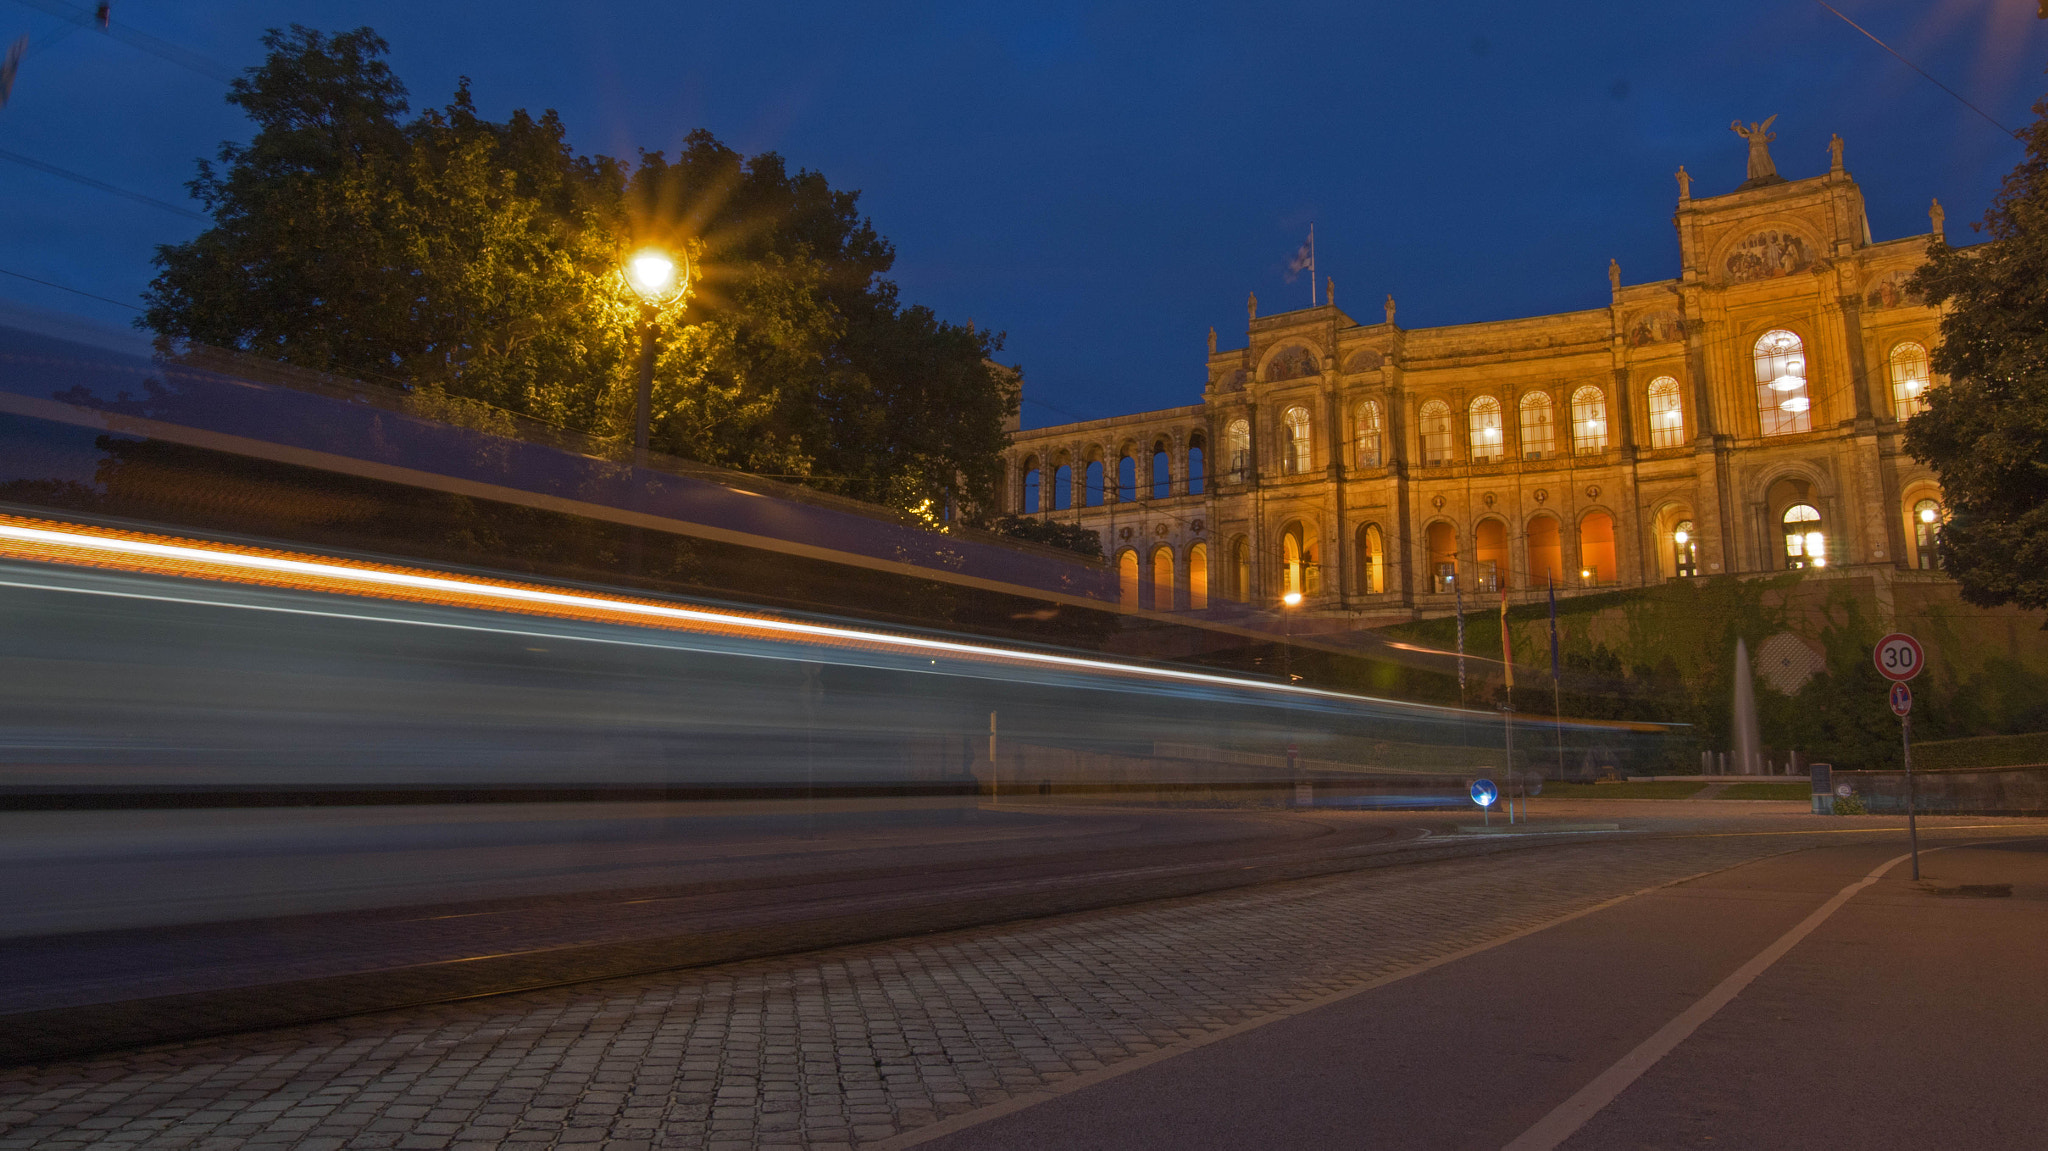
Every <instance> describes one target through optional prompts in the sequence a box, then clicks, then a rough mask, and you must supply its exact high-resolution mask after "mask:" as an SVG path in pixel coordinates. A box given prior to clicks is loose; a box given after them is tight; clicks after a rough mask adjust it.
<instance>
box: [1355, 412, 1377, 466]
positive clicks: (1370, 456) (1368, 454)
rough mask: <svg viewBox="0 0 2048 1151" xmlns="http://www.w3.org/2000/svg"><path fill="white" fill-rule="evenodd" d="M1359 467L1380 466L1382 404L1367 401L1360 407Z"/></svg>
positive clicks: (1358, 425)
mask: <svg viewBox="0 0 2048 1151" xmlns="http://www.w3.org/2000/svg"><path fill="white" fill-rule="evenodd" d="M1357 428H1358V439H1357V444H1358V466H1359V467H1361V468H1376V467H1379V466H1380V463H1381V456H1380V402H1379V401H1378V400H1366V401H1365V402H1364V403H1361V404H1359V405H1358V421H1357Z"/></svg>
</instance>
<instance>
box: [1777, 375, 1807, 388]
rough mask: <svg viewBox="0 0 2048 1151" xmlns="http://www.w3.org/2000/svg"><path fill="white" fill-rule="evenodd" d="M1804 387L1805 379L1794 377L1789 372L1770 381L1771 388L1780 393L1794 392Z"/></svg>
mask: <svg viewBox="0 0 2048 1151" xmlns="http://www.w3.org/2000/svg"><path fill="white" fill-rule="evenodd" d="M1804 386H1806V380H1805V378H1804V377H1801V376H1795V375H1793V374H1792V373H1790V372H1787V373H1785V374H1784V375H1782V376H1779V377H1778V378H1777V379H1775V380H1772V381H1771V387H1772V388H1773V389H1775V390H1777V391H1780V392H1796V391H1798V390H1799V389H1800V388H1802V387H1804Z"/></svg>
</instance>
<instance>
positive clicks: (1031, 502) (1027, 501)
mask: <svg viewBox="0 0 2048 1151" xmlns="http://www.w3.org/2000/svg"><path fill="white" fill-rule="evenodd" d="M1041 471H1042V469H1041V468H1040V467H1039V466H1038V457H1037V456H1032V457H1030V458H1029V459H1027V460H1025V461H1024V493H1023V495H1024V501H1023V510H1024V511H1026V512H1036V511H1037V510H1038V509H1039V508H1040V507H1041V506H1043V504H1042V501H1041V500H1040V496H1041V495H1042V494H1043V493H1042V492H1041V491H1040V488H1041V487H1042V486H1043V484H1044V476H1042V475H1041V474H1040V472H1041Z"/></svg>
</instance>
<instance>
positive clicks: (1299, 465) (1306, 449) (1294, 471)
mask: <svg viewBox="0 0 2048 1151" xmlns="http://www.w3.org/2000/svg"><path fill="white" fill-rule="evenodd" d="M1309 431H1310V428H1309V418H1308V409H1307V408H1304V407H1300V406H1296V407H1292V408H1289V409H1287V410H1286V411H1285V412H1284V413H1282V414H1281V416H1280V434H1281V435H1282V436H1283V437H1285V440H1286V443H1285V446H1284V447H1283V448H1282V450H1281V454H1280V470H1281V471H1283V472H1285V473H1286V474H1288V475H1290V476H1305V475H1307V474H1308V470H1309V460H1310V457H1311V456H1312V455H1313V452H1312V451H1311V447H1312V444H1311V441H1310V439H1309Z"/></svg>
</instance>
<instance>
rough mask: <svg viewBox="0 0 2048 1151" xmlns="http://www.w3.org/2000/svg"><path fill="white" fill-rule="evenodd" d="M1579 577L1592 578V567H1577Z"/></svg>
mask: <svg viewBox="0 0 2048 1151" xmlns="http://www.w3.org/2000/svg"><path fill="white" fill-rule="evenodd" d="M1579 578H1580V579H1592V578H1593V569H1592V568H1580V569H1579Z"/></svg>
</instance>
